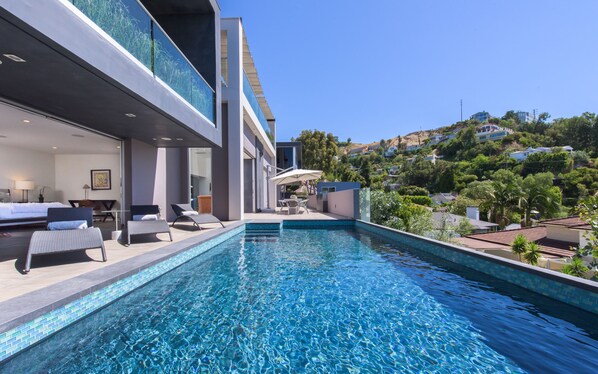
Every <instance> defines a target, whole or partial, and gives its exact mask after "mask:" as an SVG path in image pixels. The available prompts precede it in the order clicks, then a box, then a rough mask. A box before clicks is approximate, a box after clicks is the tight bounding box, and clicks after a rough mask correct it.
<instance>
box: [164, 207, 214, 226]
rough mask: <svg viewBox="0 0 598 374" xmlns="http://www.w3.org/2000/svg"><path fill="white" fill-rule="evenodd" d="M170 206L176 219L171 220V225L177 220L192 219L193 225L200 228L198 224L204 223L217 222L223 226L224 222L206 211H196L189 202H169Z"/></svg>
mask: <svg viewBox="0 0 598 374" xmlns="http://www.w3.org/2000/svg"><path fill="white" fill-rule="evenodd" d="M170 206H171V207H172V210H174V214H176V219H175V220H174V221H173V222H172V226H173V227H174V224H175V223H176V221H178V220H186V221H193V226H195V227H197V228H198V229H200V230H201V226H199V225H201V224H204V223H219V224H221V225H222V227H224V224H223V223H222V221H220V220H219V219H218V218H216V217H214V216H213V215H211V214H208V213H198V212H197V211H196V210H194V209H193V208H192V207H191V205H190V204H170Z"/></svg>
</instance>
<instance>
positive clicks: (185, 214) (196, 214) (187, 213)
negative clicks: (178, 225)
mask: <svg viewBox="0 0 598 374" xmlns="http://www.w3.org/2000/svg"><path fill="white" fill-rule="evenodd" d="M181 215H183V216H198V215H199V213H197V212H196V211H194V210H185V211H183V212H181Z"/></svg>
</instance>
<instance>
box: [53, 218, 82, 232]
mask: <svg viewBox="0 0 598 374" xmlns="http://www.w3.org/2000/svg"><path fill="white" fill-rule="evenodd" d="M86 228H87V221H86V220H76V221H54V222H50V223H48V230H50V231H54V230H76V229H86Z"/></svg>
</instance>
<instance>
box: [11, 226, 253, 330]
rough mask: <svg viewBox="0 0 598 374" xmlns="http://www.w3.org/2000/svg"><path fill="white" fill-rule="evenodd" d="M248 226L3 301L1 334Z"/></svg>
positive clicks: (185, 242) (220, 231)
mask: <svg viewBox="0 0 598 374" xmlns="http://www.w3.org/2000/svg"><path fill="white" fill-rule="evenodd" d="M245 224H246V221H236V222H233V223H230V224H228V225H227V226H226V227H224V228H219V229H215V230H210V231H209V232H206V233H205V234H202V236H200V237H197V236H196V237H190V238H186V239H183V240H181V241H179V242H175V243H172V244H168V245H166V246H164V247H161V248H158V249H155V250H153V251H150V252H147V253H143V254H140V255H139V256H135V257H132V258H129V259H126V260H123V261H119V262H117V263H115V264H111V265H108V266H106V267H104V268H101V269H97V270H93V271H90V272H88V273H84V274H81V275H78V276H76V277H73V278H70V279H67V280H64V281H61V282H58V283H54V284H52V285H49V286H46V287H44V288H41V289H39V290H35V291H32V292H29V293H26V294H24V295H20V296H17V297H14V298H12V299H8V300H6V301H3V302H0V334H2V333H5V332H7V331H10V330H12V329H14V328H16V327H18V326H20V325H23V324H25V323H27V322H30V321H32V320H34V319H35V318H38V317H40V316H43V315H44V314H47V313H49V312H51V311H53V310H56V309H58V308H60V307H63V306H65V305H66V304H68V303H70V302H72V301H75V300H77V299H80V298H82V297H83V296H86V295H89V294H91V293H93V292H95V291H98V290H100V289H102V288H105V287H106V286H109V285H111V284H113V283H116V282H118V281H120V280H123V279H125V278H128V277H130V276H132V275H134V274H136V273H139V272H140V271H142V270H145V269H147V268H149V267H152V266H154V265H156V264H159V263H161V262H163V261H165V260H167V259H169V258H171V257H174V256H176V255H178V254H180V253H182V252H185V251H187V250H189V249H190V248H192V247H195V246H198V245H200V244H202V243H205V242H208V241H210V240H212V239H214V238H217V237H219V236H221V235H223V234H226V233H228V232H230V231H232V230H235V229H237V228H239V227H241V226H243V225H245Z"/></svg>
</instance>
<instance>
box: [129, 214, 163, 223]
mask: <svg viewBox="0 0 598 374" xmlns="http://www.w3.org/2000/svg"><path fill="white" fill-rule="evenodd" d="M157 220H158V215H157V214H135V215H134V216H133V221H157Z"/></svg>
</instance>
